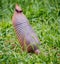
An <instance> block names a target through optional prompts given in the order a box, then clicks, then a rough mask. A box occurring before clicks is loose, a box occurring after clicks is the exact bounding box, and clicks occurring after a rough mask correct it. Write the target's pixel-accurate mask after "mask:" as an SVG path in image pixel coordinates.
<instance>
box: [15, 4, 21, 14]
mask: <svg viewBox="0 0 60 64" xmlns="http://www.w3.org/2000/svg"><path fill="white" fill-rule="evenodd" d="M15 12H17V13H22V9H21V8H20V7H19V6H18V4H16V6H15Z"/></svg>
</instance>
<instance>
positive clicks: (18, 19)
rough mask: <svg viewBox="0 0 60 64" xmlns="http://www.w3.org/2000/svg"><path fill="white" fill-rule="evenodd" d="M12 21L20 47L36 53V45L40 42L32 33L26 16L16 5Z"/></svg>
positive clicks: (37, 51)
mask: <svg viewBox="0 0 60 64" xmlns="http://www.w3.org/2000/svg"><path fill="white" fill-rule="evenodd" d="M12 22H13V26H14V30H15V32H16V34H17V38H18V41H19V42H20V44H21V46H22V49H23V50H25V49H26V50H27V52H35V53H37V54H38V53H39V50H38V47H37V45H39V44H40V42H39V40H38V37H37V36H36V34H35V33H34V31H33V29H32V28H31V26H30V24H29V22H28V20H27V18H26V17H25V16H24V14H23V12H22V10H21V8H19V6H18V5H16V8H15V12H14V15H13V18H12Z"/></svg>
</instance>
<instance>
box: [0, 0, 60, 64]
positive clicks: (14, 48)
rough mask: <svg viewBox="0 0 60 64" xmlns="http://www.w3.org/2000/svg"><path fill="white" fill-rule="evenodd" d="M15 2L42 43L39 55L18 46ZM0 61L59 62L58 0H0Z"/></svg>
mask: <svg viewBox="0 0 60 64" xmlns="http://www.w3.org/2000/svg"><path fill="white" fill-rule="evenodd" d="M16 3H17V4H19V6H21V8H22V9H23V13H24V14H25V15H26V17H27V18H28V19H29V22H30V24H31V26H32V28H33V29H34V30H35V32H36V34H37V35H38V37H39V39H40V41H41V43H42V44H41V45H40V46H39V49H40V51H41V53H40V54H39V55H35V54H28V53H26V52H23V51H22V50H21V47H20V44H19V43H18V40H17V38H16V35H15V32H14V29H13V26H12V15H13V13H14V8H15V5H16ZM0 64H60V0H0Z"/></svg>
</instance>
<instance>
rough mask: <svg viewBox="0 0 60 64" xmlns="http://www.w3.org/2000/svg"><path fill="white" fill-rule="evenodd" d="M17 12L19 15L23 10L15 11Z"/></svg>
mask: <svg viewBox="0 0 60 64" xmlns="http://www.w3.org/2000/svg"><path fill="white" fill-rule="evenodd" d="M15 11H16V12H17V13H21V12H23V11H22V10H17V9H15Z"/></svg>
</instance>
